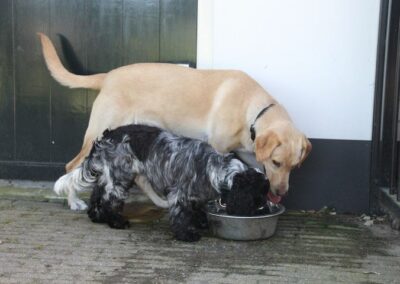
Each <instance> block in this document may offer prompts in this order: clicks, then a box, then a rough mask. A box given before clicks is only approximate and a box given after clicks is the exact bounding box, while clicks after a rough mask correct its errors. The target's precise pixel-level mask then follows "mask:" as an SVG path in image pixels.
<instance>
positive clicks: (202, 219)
mask: <svg viewBox="0 0 400 284" xmlns="http://www.w3.org/2000/svg"><path fill="white" fill-rule="evenodd" d="M192 208H193V224H194V226H195V227H196V228H197V229H208V221H207V214H206V213H205V212H204V211H203V210H202V207H201V206H197V205H196V204H192Z"/></svg>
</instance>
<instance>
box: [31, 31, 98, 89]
mask: <svg viewBox="0 0 400 284" xmlns="http://www.w3.org/2000/svg"><path fill="white" fill-rule="evenodd" d="M37 34H38V36H39V38H40V42H41V43H42V51H43V56H44V59H45V61H46V64H47V67H48V68H49V70H50V73H51V75H52V76H53V78H54V79H56V80H57V81H58V82H59V83H60V84H61V85H64V86H66V87H70V88H86V89H94V90H100V89H101V87H102V86H103V81H104V78H105V77H106V74H105V73H99V74H95V75H87V76H83V75H76V74H73V73H71V72H69V71H68V70H67V69H65V67H64V66H63V65H62V63H61V61H60V58H59V57H58V55H57V52H56V49H55V48H54V45H53V43H52V42H51V40H50V39H49V38H48V37H47V36H46V35H45V34H43V33H37Z"/></svg>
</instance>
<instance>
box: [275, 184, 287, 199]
mask: <svg viewBox="0 0 400 284" xmlns="http://www.w3.org/2000/svg"><path fill="white" fill-rule="evenodd" d="M276 194H277V195H279V196H281V197H284V196H286V195H288V191H287V189H286V186H285V185H282V186H280V187H279V188H278V191H277V192H276Z"/></svg>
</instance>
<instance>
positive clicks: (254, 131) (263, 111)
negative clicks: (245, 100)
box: [250, 103, 275, 141]
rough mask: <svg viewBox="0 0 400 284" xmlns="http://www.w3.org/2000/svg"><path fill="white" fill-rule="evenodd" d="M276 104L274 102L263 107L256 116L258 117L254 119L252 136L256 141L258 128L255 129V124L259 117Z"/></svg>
mask: <svg viewBox="0 0 400 284" xmlns="http://www.w3.org/2000/svg"><path fill="white" fill-rule="evenodd" d="M274 105H275V104H274V103H272V104H270V105H269V106H267V107H265V108H263V109H262V110H261V111H260V113H259V114H258V115H257V116H256V119H254V122H253V124H252V125H251V126H250V137H251V140H252V141H254V139H256V130H255V129H254V124H256V121H257V119H259V118H260V117H261V116H262V115H263V114H264V113H265V112H266V111H267V110H268V109H269V108H270V107H273V106H274Z"/></svg>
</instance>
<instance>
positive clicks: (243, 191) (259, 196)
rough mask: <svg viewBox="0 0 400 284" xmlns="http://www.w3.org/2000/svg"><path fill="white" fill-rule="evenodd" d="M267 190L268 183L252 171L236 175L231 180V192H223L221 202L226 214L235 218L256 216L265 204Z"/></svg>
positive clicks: (262, 176) (260, 175)
mask: <svg viewBox="0 0 400 284" xmlns="http://www.w3.org/2000/svg"><path fill="white" fill-rule="evenodd" d="M268 188H269V181H268V180H266V179H265V177H264V175H262V174H260V173H259V172H257V171H255V170H254V169H249V170H248V171H247V172H244V173H238V174H237V175H235V177H234V178H233V186H232V188H231V190H230V191H228V192H226V191H225V194H224V195H225V196H224V198H223V200H222V202H224V203H225V204H226V213H228V214H229V215H235V216H254V215H257V213H258V209H259V208H260V207H263V206H264V205H265V204H266V202H267V190H268Z"/></svg>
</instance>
